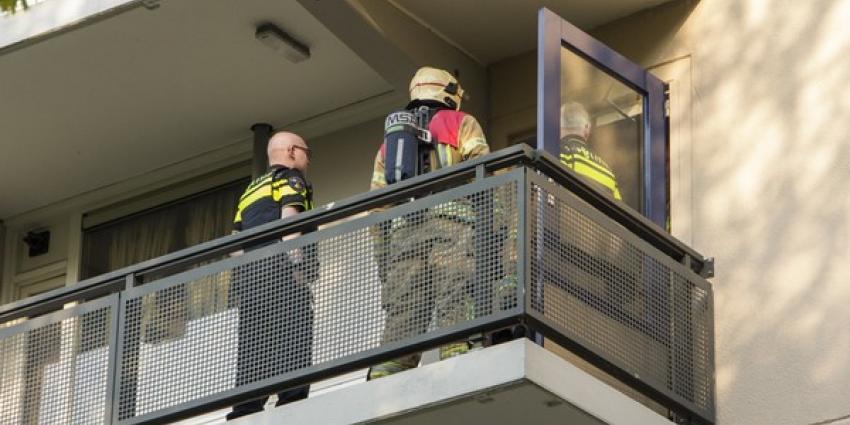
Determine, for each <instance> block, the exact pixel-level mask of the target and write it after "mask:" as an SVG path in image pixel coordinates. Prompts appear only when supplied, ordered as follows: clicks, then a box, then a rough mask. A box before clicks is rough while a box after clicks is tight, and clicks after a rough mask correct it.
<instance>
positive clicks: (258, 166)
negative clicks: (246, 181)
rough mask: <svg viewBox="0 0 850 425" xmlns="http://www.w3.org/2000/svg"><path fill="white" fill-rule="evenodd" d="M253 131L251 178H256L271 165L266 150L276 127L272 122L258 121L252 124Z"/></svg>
mask: <svg viewBox="0 0 850 425" xmlns="http://www.w3.org/2000/svg"><path fill="white" fill-rule="evenodd" d="M251 131H252V132H254V155H253V156H252V158H253V159H252V161H251V178H252V179H255V178H257V177H259V176H261V175H262V174H263V173H265V172H266V169H268V167H269V156H268V153H267V152H266V146H267V145H268V143H269V138H270V137H271V136H272V132H273V131H274V127H272V126H271V124H266V123H256V124H254V125H252V126H251Z"/></svg>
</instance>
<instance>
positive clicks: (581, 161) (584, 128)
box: [560, 102, 623, 201]
mask: <svg viewBox="0 0 850 425" xmlns="http://www.w3.org/2000/svg"><path fill="white" fill-rule="evenodd" d="M590 127H591V126H590V114H588V113H587V109H585V108H584V106H582V105H581V104H580V103H578V102H567V103H565V104H564V106H562V107H561V142H560V146H561V152H560V159H561V164H563V165H564V166H566V167H567V168H569V169H571V170H573V171H575V172H576V174H578V175H580V176H583V177H585V179H586V180H587V181H589V182H590V183H591V184H593V185H594V186H596V187H598V188H600V189H602V190H603V191H605V192H607V193H609V194H611V196H612V197H613V198H614V199H616V200H618V201H622V200H623V198H622V196H621V195H620V188H619V187H618V186H617V178H616V176H615V175H614V171H612V170H611V167H609V166H608V164H607V163H606V162H605V160H603V159H602V157H600V156H599V155H597V154H596V153H595V152H594V151H593V150H591V149H590V148H589V147H588V146H587V140H588V138H589V137H590Z"/></svg>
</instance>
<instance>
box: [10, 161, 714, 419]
mask: <svg viewBox="0 0 850 425" xmlns="http://www.w3.org/2000/svg"><path fill="white" fill-rule="evenodd" d="M388 206H389V207H388ZM367 211H370V212H371V213H370V214H368V215H365V216H364V215H363V214H362V213H364V212H367ZM342 219H349V220H342ZM320 225H327V226H323V228H321V229H320V230H318V231H314V232H310V233H306V234H304V235H303V236H300V237H298V238H296V239H292V240H288V241H285V242H279V243H271V242H274V241H276V240H279V238H280V236H281V235H282V234H286V233H290V232H298V231H301V232H306V231H309V230H310V229H313V228H315V227H316V226H320ZM263 242H269V243H268V244H265V245H264V246H262V247H261V248H255V249H253V250H251V249H250V248H251V247H256V246H257V245H258V244H262V243H263ZM243 248H249V249H248V252H246V253H245V254H244V255H241V256H234V257H229V256H228V255H227V254H228V253H230V252H233V251H236V250H239V249H243ZM709 267H710V264H708V262H707V261H706V260H705V259H704V258H703V257H702V256H701V255H699V254H698V253H696V252H695V251H693V250H692V249H690V248H688V247H687V246H685V245H683V244H682V243H680V242H678V241H676V240H675V239H673V238H671V237H670V236H669V235H667V234H666V233H665V232H663V231H662V230H661V229H659V228H657V227H656V226H655V225H653V224H651V223H649V222H648V221H647V220H646V219H644V218H643V217H641V216H640V215H638V214H636V213H635V212H634V211H632V210H630V209H628V208H626V207H624V206H623V205H621V204H620V203H617V202H615V201H613V200H611V199H610V198H608V197H607V196H605V195H602V194H600V193H598V192H596V191H594V189H592V188H591V187H590V186H588V185H587V184H585V183H584V182H583V181H582V180H581V179H580V178H578V177H577V176H576V175H575V174H573V173H572V172H571V171H568V170H565V169H563V168H561V167H560V166H559V165H558V163H557V162H556V161H555V160H553V159H552V158H551V157H548V156H547V155H545V154H539V153H537V152H535V151H532V150H530V149H528V148H526V147H513V148H509V149H506V150H503V151H499V152H496V153H493V154H491V155H489V156H487V157H484V158H480V159H477V160H474V161H469V162H466V163H463V164H459V165H456V166H454V167H450V168H447V169H443V170H439V171H437V172H433V173H430V174H428V175H424V176H419V177H417V178H414V179H411V180H407V181H404V182H401V183H398V184H395V185H392V186H390V187H388V188H385V189H382V190H379V191H374V192H369V193H365V194H362V195H359V196H357V197H353V198H350V199H347V200H344V201H341V202H338V203H336V204H334V205H329V206H326V207H322V208H319V209H317V210H314V211H310V212H307V213H304V214H299V215H298V216H296V217H294V218H293V219H289V220H281V221H278V222H275V223H270V224H267V225H265V226H262V227H260V228H256V229H252V230H250V231H246V232H243V233H240V234H238V235H233V236H228V237H225V238H221V239H217V240H214V241H211V242H207V243H204V244H201V245H198V246H195V247H192V248H189V249H186V250H182V251H179V252H176V253H173V254H170V255H167V256H164V257H161V258H157V259H154V260H151V261H147V262H144V263H140V264H137V265H135V266H132V267H129V268H126V269H123V270H119V271H116V272H113V273H110V274H107V275H104V276H100V277H96V278H93V279H89V280H86V281H83V282H80V283H78V284H76V285H74V286H71V287H68V288H63V289H60V290H56V291H52V292H49V293H45V294H42V295H39V296H36V297H32V298H29V299H26V300H23V301H20V302H17V303H14V304H10V305H6V306H4V307H2V308H0V323H8V322H10V321H12V320H15V319H20V318H24V317H27V319H25V320H23V321H22V322H21V323H17V324H13V325H11V326H7V327H5V328H3V329H0V359H2V360H0V361H2V362H3V363H4V364H3V368H2V372H0V388H3V391H2V394H0V417H3V418H5V420H7V421H9V422H10V423H21V424H34V423H54V422H58V419H60V418H61V419H63V420H66V419H67V418H71V422H73V423H92V424H101V423H111V424H135V423H157V422H164V421H168V420H174V419H178V418H182V417H187V416H192V415H194V414H197V413H200V412H202V411H206V410H211V409H215V408H221V407H225V406H227V405H231V404H234V403H237V402H239V401H244V400H248V399H251V398H255V397H257V396H261V395H265V394H269V393H273V392H274V391H276V390H279V389H282V388H287V387H293V386H297V385H302V384H305V383H309V382H313V381H316V380H319V379H323V378H326V377H330V376H333V375H337V374H340V373H344V372H348V371H352V370H356V369H360V368H363V367H367V366H370V365H374V364H377V363H379V362H381V361H385V360H389V359H392V358H395V357H397V356H400V355H405V354H411V353H414V352H419V351H422V350H425V349H430V348H436V347H439V346H441V345H444V344H446V343H449V342H452V341H460V340H465V339H466V338H468V337H470V335H473V334H477V333H481V332H487V331H493V330H497V329H503V328H505V327H507V326H511V325H519V324H522V325H525V326H528V327H530V328H531V329H533V330H535V331H536V332H539V334H540V335H543V336H545V337H546V338H548V339H550V340H553V341H555V342H558V343H559V344H562V345H564V346H566V347H568V348H570V349H571V350H573V351H574V352H575V353H576V354H578V355H580V356H582V357H583V358H585V359H586V360H588V361H590V362H591V363H592V364H594V365H596V366H598V367H600V368H602V369H603V370H605V371H606V372H608V373H610V374H612V375H614V376H615V377H616V378H618V379H620V380H621V381H622V382H624V383H625V384H627V385H630V386H632V387H634V388H635V389H637V390H638V391H640V392H642V393H643V394H645V395H647V396H649V397H651V398H653V399H654V400H656V401H658V402H660V403H662V404H663V405H664V406H666V407H667V408H669V409H671V410H672V411H674V412H676V413H677V414H678V415H679V416H687V417H690V418H692V419H693V420H694V421H696V422H706V423H713V422H714V369H713V368H714V348H713V347H714V340H713V299H712V291H711V287H710V285H709V284H708V283H707V282H706V281H705V279H704V278H703V277H701V274H703V275H704V274H705V273H704V272H706V271H708V269H709ZM169 272H171V274H170V275H167V274H168V273H169ZM153 275H155V276H163V275H167V277H164V278H158V279H156V280H154V281H152V282H148V283H141V282H144V281H146V279H144V278H145V277H146V276H153ZM72 302H74V303H77V304H76V305H75V306H73V307H70V308H64V309H63V306H66V305H67V304H68V303H72Z"/></svg>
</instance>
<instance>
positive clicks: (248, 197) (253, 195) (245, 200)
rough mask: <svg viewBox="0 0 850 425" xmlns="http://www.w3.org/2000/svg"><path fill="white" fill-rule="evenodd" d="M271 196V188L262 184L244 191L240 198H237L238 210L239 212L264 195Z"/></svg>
mask: <svg viewBox="0 0 850 425" xmlns="http://www.w3.org/2000/svg"><path fill="white" fill-rule="evenodd" d="M271 196H272V188H271V186H269V185H263V186H261V187H258V188H256V189H254V190H253V191H251V192H250V193H246V194H245V196H243V197H242V199H240V200H239V207H238V210H239V211H240V212H241V211H242V210H244V209H245V208H248V205H251V204H253V203H254V202H257V201H259V200H260V199H262V198H265V197H271Z"/></svg>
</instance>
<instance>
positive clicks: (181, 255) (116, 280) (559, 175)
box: [0, 144, 712, 323]
mask: <svg viewBox="0 0 850 425" xmlns="http://www.w3.org/2000/svg"><path fill="white" fill-rule="evenodd" d="M524 164H525V165H532V166H534V167H536V168H537V169H539V170H540V171H546V172H547V173H549V175H550V176H551V177H552V178H553V179H555V180H557V182H558V183H559V184H562V185H564V186H565V187H566V188H568V189H569V190H570V191H572V192H573V193H574V194H576V195H577V196H578V197H579V198H581V199H583V200H585V201H586V202H588V203H589V204H591V205H592V206H593V207H595V208H597V209H598V210H599V211H600V212H602V213H604V214H605V215H607V216H608V217H610V218H611V219H613V220H614V221H616V222H617V223H619V224H620V225H622V226H623V227H625V228H626V229H628V230H629V231H631V232H633V233H635V234H636V235H637V236H639V237H641V238H642V239H644V240H646V241H647V242H648V243H650V244H651V245H653V246H655V247H656V248H658V249H659V250H661V251H662V252H664V253H665V254H666V255H668V256H670V257H671V258H673V259H674V260H676V261H680V262H683V263H684V264H686V265H689V266H690V268H691V269H692V270H694V272H696V273H697V274H699V275H701V276H703V277H706V276H709V277H710V275H711V273H712V268H711V266H712V260H711V259H707V258H706V257H704V256H702V255H701V254H699V253H698V252H697V251H696V250H694V249H693V248H691V247H689V246H687V245H686V244H684V243H683V242H681V241H679V240H678V239H676V238H675V237H673V236H672V235H670V234H669V233H667V232H666V231H664V229H662V228H660V227H659V226H657V225H656V224H654V223H652V222H651V221H649V220H648V219H646V218H645V217H643V216H642V215H641V214H640V213H638V212H637V211H635V210H634V209H632V208H629V207H628V206H626V205H625V204H623V203H622V202H616V201H615V200H614V199H612V198H611V197H610V196H607V195H606V194H603V193H602V192H600V191H598V190H597V189H595V188H593V187H592V186H591V185H590V184H588V183H587V182H585V181H584V180H583V179H582V178H581V177H580V176H579V175H578V174H576V173H575V172H573V171H572V170H569V169H567V168H564V167H563V166H561V165H560V162H559V161H558V160H557V159H556V158H554V157H553V156H552V155H550V154H548V153H546V152H542V151H537V150H534V149H532V148H531V147H529V146H527V145H525V144H521V145H516V146H511V147H508V148H505V149H501V150H499V151H496V152H493V153H490V154H488V155H485V156H483V157H480V158H476V159H473V160H470V161H465V162H462V163H460V164H456V165H453V166H451V167H447V168H444V169H440V170H436V171H433V172H431V173H428V174H425V175H420V176H417V177H414V178H411V179H409V180H405V181H402V182H398V183H395V184H393V185H390V186H387V187H385V188H382V189H379V190H373V191H368V192H364V193H361V194H358V195H354V196H351V197H348V198H345V199H343V200H341V201H336V202H331V203H329V204H326V205H324V206H321V207H319V208H316V209H314V210H311V211H308V212H305V213H302V214H298V215H296V216H293V217H290V218H287V219H283V220H278V221H274V222H271V223H267V224H265V225H262V226H258V227H256V228H253V229H249V230H246V231H244V232H239V233H236V234H232V235H228V236H224V237H221V238H217V239H213V240H211V241H207V242H203V243H200V244H198V245H194V246H191V247H187V248H184V249H181V250H179V251H175V252H173V253H170V254H166V255H163V256H160V257H156V258H153V259H150V260H146V261H143V262H140V263H136V264H133V265H131V266H127V267H124V268H121V269H118V270H114V271H112V272H108V273H105V274H102V275H99V276H95V277H92V278H89V279H85V280H83V281H80V282H78V283H75V284H73V285H70V286H66V287H62V288H58V289H55V290H52V291H48V292H44V293H41V294H38V295H34V296H31V297H28V298H26V299H23V300H19V301H15V302H12V303H9V304H6V305H3V306H0V323H5V322H7V321H10V320H14V319H17V318H21V317H28V316H37V315H40V314H44V313H46V312H50V311H54V310H58V309H61V308H62V306H63V305H64V304H67V303H70V302H74V301H80V300H85V299H93V298H96V297H99V296H103V295H106V294H109V293H112V292H116V291H119V290H121V289H123V288H125V287H131V286H133V285H134V282H135V279H136V277H138V276H140V275H143V274H146V273H151V272H153V271H156V270H161V269H167V268H174V267H178V266H180V265H183V264H186V263H187V262H191V261H197V260H198V259H200V258H203V257H212V256H215V255H223V254H227V253H229V252H232V251H235V250H239V249H242V248H244V247H246V246H249V245H252V244H255V243H257V242H262V241H268V240H271V239H274V238H278V237H280V235H281V234H282V233H287V232H298V231H304V230H307V229H310V228H314V227H316V226H319V225H322V224H327V223H331V222H334V221H336V220H339V219H342V218H346V217H350V216H352V215H354V214H358V213H362V212H366V211H370V210H373V209H375V208H379V207H382V206H386V205H389V204H392V203H396V202H399V201H402V200H405V199H409V198H411V197H413V196H416V195H421V194H422V193H423V191H434V190H436V189H440V188H442V187H445V186H448V185H450V184H453V183H456V182H458V181H461V180H466V179H471V178H473V177H484V176H485V175H486V174H487V173H489V172H493V171H495V170H499V169H504V168H508V167H512V166H518V165H524Z"/></svg>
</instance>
